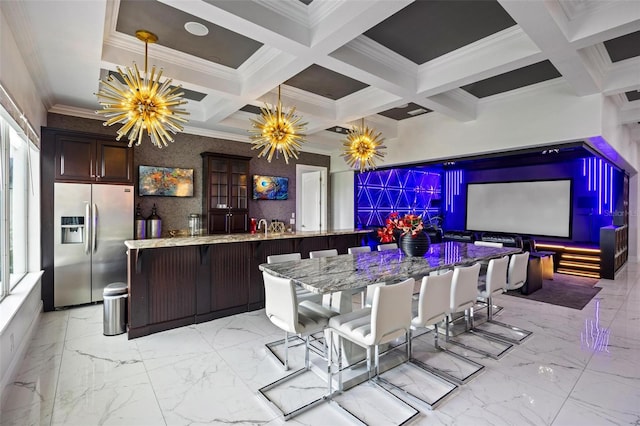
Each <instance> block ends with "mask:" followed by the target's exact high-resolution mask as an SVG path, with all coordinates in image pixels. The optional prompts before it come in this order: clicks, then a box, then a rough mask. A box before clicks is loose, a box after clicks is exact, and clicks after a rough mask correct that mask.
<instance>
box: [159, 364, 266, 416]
mask: <svg viewBox="0 0 640 426" xmlns="http://www.w3.org/2000/svg"><path fill="white" fill-rule="evenodd" d="M149 376H150V378H151V382H152V384H153V389H154V391H155V394H156V397H157V398H158V403H159V405H160V407H161V409H162V413H163V415H164V418H165V420H166V423H167V425H195V424H227V423H233V424H260V423H267V422H269V421H271V420H273V419H274V418H275V417H277V416H276V414H275V413H272V412H270V411H269V410H268V409H266V407H265V406H264V405H263V404H262V403H261V402H260V401H259V400H258V396H257V395H256V390H255V389H250V388H249V387H248V386H247V385H245V384H244V383H243V381H242V379H240V378H239V377H238V376H237V375H236V374H235V373H234V372H233V370H232V369H231V368H230V367H229V366H228V365H227V364H226V362H225V361H224V360H223V359H222V358H221V357H220V356H219V355H217V354H215V353H212V354H209V355H206V356H199V357H195V358H190V359H184V360H182V361H181V362H178V363H174V364H171V365H166V366H165V367H164V368H158V369H155V370H151V371H149Z"/></svg>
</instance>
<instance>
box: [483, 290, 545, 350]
mask: <svg viewBox="0 0 640 426" xmlns="http://www.w3.org/2000/svg"><path fill="white" fill-rule="evenodd" d="M487 303H488V305H487V322H488V323H490V324H495V325H499V326H501V327H504V328H508V329H510V330H512V331H515V332H516V333H519V334H521V335H522V337H521V338H520V339H517V338H513V337H510V336H504V335H502V334H500V333H493V332H491V331H489V330H483V329H482V328H476V329H475V331H476V332H478V333H481V334H484V335H485V336H487V337H493V338H495V339H500V340H505V341H507V342H509V343H512V344H515V345H519V344H520V343H522V342H523V341H524V340H525V339H526V338H527V337H529V336H531V334H533V333H532V332H531V331H529V330H525V329H522V328H519V327H516V326H513V325H511V324H506V323H504V322H500V321H496V320H494V319H493V301H492V299H491V296H489V297H487Z"/></svg>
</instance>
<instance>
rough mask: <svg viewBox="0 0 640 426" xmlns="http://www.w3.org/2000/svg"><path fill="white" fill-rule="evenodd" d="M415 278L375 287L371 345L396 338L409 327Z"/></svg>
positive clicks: (372, 306)
mask: <svg viewBox="0 0 640 426" xmlns="http://www.w3.org/2000/svg"><path fill="white" fill-rule="evenodd" d="M414 284H415V280H414V279H413V278H409V279H407V280H405V281H402V282H401V283H398V284H392V285H385V286H380V287H376V289H375V291H374V293H373V303H372V304H371V338H372V339H373V341H371V342H370V344H371V345H379V344H381V343H385V342H389V341H391V340H393V339H396V338H398V337H400V336H402V335H404V334H405V333H407V332H408V331H409V328H410V327H411V297H412V296H413V286H414Z"/></svg>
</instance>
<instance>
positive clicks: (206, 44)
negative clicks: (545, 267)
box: [116, 0, 262, 69]
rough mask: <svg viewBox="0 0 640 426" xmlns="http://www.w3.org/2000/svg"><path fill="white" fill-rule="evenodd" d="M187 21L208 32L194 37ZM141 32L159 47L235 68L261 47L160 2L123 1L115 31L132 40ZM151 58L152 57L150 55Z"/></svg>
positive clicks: (259, 44)
mask: <svg viewBox="0 0 640 426" xmlns="http://www.w3.org/2000/svg"><path fill="white" fill-rule="evenodd" d="M187 22H197V23H200V24H202V25H204V26H206V27H207V28H208V29H209V33H208V34H207V35H205V36H202V37H199V36H195V35H193V34H191V33H189V32H187V30H185V28H184V24H186V23H187ZM140 29H145V30H148V31H151V32H153V33H154V34H156V35H157V36H158V44H161V45H162V46H165V47H169V48H171V49H174V50H177V51H181V52H184V53H188V54H189V55H193V56H196V57H198V58H202V59H205V60H207V61H211V62H215V63H217V64H220V65H224V66H227V67H230V68H234V69H236V68H238V67H239V66H240V65H242V64H243V63H244V62H245V61H246V60H247V59H249V58H250V57H251V55H253V54H254V53H255V52H256V51H257V50H258V49H260V47H262V43H260V42H257V41H255V40H253V39H250V38H248V37H245V36H243V35H241V34H238V33H234V32H233V31H229V30H227V29H226V28H223V27H220V26H218V25H215V24H212V23H211V22H207V21H205V20H203V19H200V18H198V17H196V16H193V15H190V14H188V13H185V12H183V11H181V10H178V9H175V8H173V7H171V6H167V5H166V4H164V3H160V2H159V1H152V0H148V1H135V0H134V1H132V0H122V1H121V2H120V9H119V10H118V20H117V23H116V31H118V32H121V33H124V34H128V35H130V36H132V37H135V34H136V31H137V30H140ZM150 56H153V55H152V54H151V53H150ZM150 65H151V64H150Z"/></svg>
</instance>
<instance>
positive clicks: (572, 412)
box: [0, 262, 640, 426]
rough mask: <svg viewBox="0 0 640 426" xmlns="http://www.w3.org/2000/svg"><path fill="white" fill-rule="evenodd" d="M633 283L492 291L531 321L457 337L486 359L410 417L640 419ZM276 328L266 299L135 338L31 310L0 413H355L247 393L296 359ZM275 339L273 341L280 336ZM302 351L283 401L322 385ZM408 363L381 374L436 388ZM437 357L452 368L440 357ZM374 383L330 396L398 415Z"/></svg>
mask: <svg viewBox="0 0 640 426" xmlns="http://www.w3.org/2000/svg"><path fill="white" fill-rule="evenodd" d="M639 283H640V265H639V264H637V263H633V262H629V263H628V264H627V266H625V267H624V268H623V269H622V271H620V272H619V273H618V274H617V275H616V279H615V280H600V282H599V283H598V284H597V285H598V286H599V287H602V290H601V291H600V292H599V293H598V295H597V296H596V297H595V298H594V299H592V301H591V302H589V304H587V306H586V307H585V308H584V309H582V310H576V309H569V308H564V307H560V306H554V305H550V304H545V303H540V302H534V301H530V300H527V299H522V298H516V297H511V296H508V295H501V296H498V297H496V298H495V299H496V300H495V302H496V304H498V305H500V306H502V307H503V308H504V309H503V310H502V311H501V312H500V313H499V314H498V315H497V316H496V319H497V320H499V321H503V322H506V323H509V324H513V325H516V326H520V327H522V328H524V329H527V330H531V331H533V333H534V334H533V335H532V336H531V337H530V338H528V339H526V340H525V341H524V342H522V344H520V345H515V346H514V347H513V348H512V349H511V350H509V352H508V353H507V354H506V355H505V356H504V357H503V358H501V359H499V360H494V359H490V358H487V357H484V356H482V355H479V354H477V353H473V352H468V351H464V350H462V351H461V353H463V354H465V355H466V356H469V357H470V358H472V359H474V360H475V361H477V362H479V363H481V364H483V365H484V366H485V369H484V371H483V372H482V373H481V374H479V375H477V376H476V377H474V378H473V379H472V380H471V381H469V382H468V383H467V384H465V385H463V386H460V387H459V389H458V390H457V391H456V392H455V393H454V394H453V395H452V396H451V397H450V398H448V399H446V400H445V401H444V402H443V403H442V404H441V405H440V406H439V407H438V408H436V409H435V410H433V411H431V410H429V409H428V408H426V407H425V406H423V405H420V404H419V403H416V402H415V401H413V402H414V404H415V406H416V408H418V409H419V410H420V414H419V415H418V417H417V418H416V419H415V420H414V421H413V422H412V423H411V424H412V425H422V424H425V425H426V424H428V425H447V426H448V425H473V426H478V425H491V426H494V425H505V426H506V425H508V426H513V425H543V426H548V425H553V426H564V425H570V426H573V425H589V426H592V425H610V424H640V390H639V389H640V369H638V367H637V360H638V359H640V284H639ZM354 300H355V299H354ZM358 300H359V299H358ZM356 301H357V300H356ZM478 315H479V316H482V315H483V312H481V311H479V312H478ZM282 337H283V333H282V332H281V331H280V330H279V329H278V328H277V327H275V326H274V325H273V324H272V323H271V322H270V321H269V320H268V319H267V317H266V315H265V314H264V310H259V311H255V312H249V313H244V314H239V315H234V316H231V317H227V318H221V319H218V320H214V321H210V322H207V323H202V324H196V325H193V326H188V327H182V328H178V329H174V330H169V331H165V332H162V333H157V334H153V335H151V336H146V337H142V338H138V339H133V340H128V339H127V336H126V334H123V335H119V336H108V337H107V336H103V335H102V305H101V304H96V305H90V306H83V307H79V308H71V309H66V310H61V311H54V312H47V313H43V314H42V315H41V317H40V319H39V323H38V325H37V327H36V331H35V333H34V337H33V339H32V341H31V344H30V346H29V349H28V350H27V354H26V356H25V357H24V359H23V361H22V364H21V365H20V367H19V368H18V371H17V373H16V376H15V378H14V380H13V381H12V383H10V384H9V386H8V387H7V388H5V389H4V390H3V391H4V395H3V396H4V398H3V404H2V407H1V409H0V424H2V425H3V426H4V425H8V426H9V425H11V426H13V425H20V426H22V425H82V426H92V425H112V424H113V425H136V426H137V425H147V424H149V425H187V424H188V425H200V424H208V425H210V424H228V423H236V424H243V425H244V424H247V425H249V424H251V425H255V424H260V425H269V426H275V425H285V424H286V425H295V426H298V425H311V426H315V425H321V426H324V425H337V426H339V425H343V424H344V425H347V424H353V422H351V421H350V419H349V417H348V416H346V415H345V413H344V412H342V411H341V410H340V409H338V408H337V405H336V404H334V403H329V402H326V403H322V404H320V405H318V406H316V407H314V408H313V409H311V410H309V411H306V412H305V413H303V414H301V415H300V416H298V417H295V418H294V419H291V420H290V421H288V422H286V423H285V422H284V420H283V419H282V418H281V417H279V416H278V414H277V412H276V411H274V410H273V407H271V406H270V405H269V404H267V403H266V402H265V401H264V400H263V399H262V398H260V397H259V396H258V389H259V388H260V387H262V386H264V385H266V384H268V383H271V382H273V381H274V380H276V379H278V378H280V377H283V376H285V375H287V374H289V373H290V372H291V371H294V370H295V369H297V368H300V367H302V365H303V361H304V346H303V345H299V346H293V347H292V348H291V350H290V354H289V356H290V363H291V368H292V370H290V371H284V369H283V368H282V366H281V365H280V364H279V363H278V362H277V361H276V360H275V359H274V357H273V356H272V355H271V353H270V352H269V351H268V350H267V349H266V348H265V346H264V344H265V343H268V342H272V341H275V340H279V339H281V338H282ZM443 340H444V339H440V343H441V344H444V342H443ZM432 345H433V336H432V334H431V333H429V334H426V335H424V336H421V337H418V338H417V339H416V340H415V342H414V350H416V351H423V352H424V351H425V350H426V349H428V348H429V347H432ZM275 350H276V351H277V352H279V353H282V348H281V347H276V349H275ZM452 350H455V351H456V352H459V351H460V350H459V349H457V348H455V347H452ZM422 355H424V356H431V357H434V356H435V355H438V354H437V353H436V354H435V355H433V354H432V353H426V352H425V353H422ZM422 355H421V356H422ZM311 359H312V361H313V363H314V369H313V372H312V373H305V374H310V375H307V376H305V377H304V380H303V381H302V382H296V381H294V382H291V383H289V384H288V385H287V386H285V387H284V388H282V389H281V390H279V396H277V398H280V400H281V401H282V402H283V403H285V404H293V405H295V404H296V403H297V402H299V401H304V400H305V398H307V397H309V396H314V395H316V394H322V393H323V392H324V388H323V383H324V374H325V371H326V363H325V361H323V360H322V359H321V358H319V357H318V356H317V355H315V354H312V356H311ZM437 362H440V363H445V361H443V360H437ZM445 365H446V363H445ZM411 368H413V367H410V366H403V367H402V368H400V369H397V370H395V371H394V370H390V371H389V372H387V373H384V374H385V375H389V376H390V377H394V378H396V379H398V380H400V382H403V383H404V384H405V385H406V386H407V387H409V388H412V389H413V390H415V391H416V392H417V393H420V392H425V393H426V392H430V391H432V390H434V387H433V384H432V383H429V382H427V381H425V382H424V383H423V382H422V381H421V380H419V375H418V373H416V374H410V372H411V371H412V370H411ZM447 368H450V369H451V370H452V371H455V370H457V369H459V368H461V367H460V366H459V365H456V364H455V363H453V364H452V363H450V362H449V365H448V367H447ZM407 372H409V373H407ZM419 373H420V374H422V372H419ZM380 392H381V391H380V390H379V389H377V388H374V387H372V386H370V385H369V384H367V383H364V384H361V385H359V386H356V387H354V388H352V389H349V390H348V391H347V392H344V393H343V394H341V395H336V397H335V399H336V401H339V402H340V403H341V404H343V405H345V406H348V407H349V409H351V410H353V411H354V412H358V413H360V415H361V416H362V417H364V418H366V420H367V421H369V422H370V423H371V424H380V425H392V424H397V422H398V421H400V419H401V418H402V417H403V416H402V415H400V413H401V412H402V410H403V408H401V405H398V404H397V401H395V400H394V399H393V397H391V398H392V399H389V397H388V395H386V394H385V393H380Z"/></svg>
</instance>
